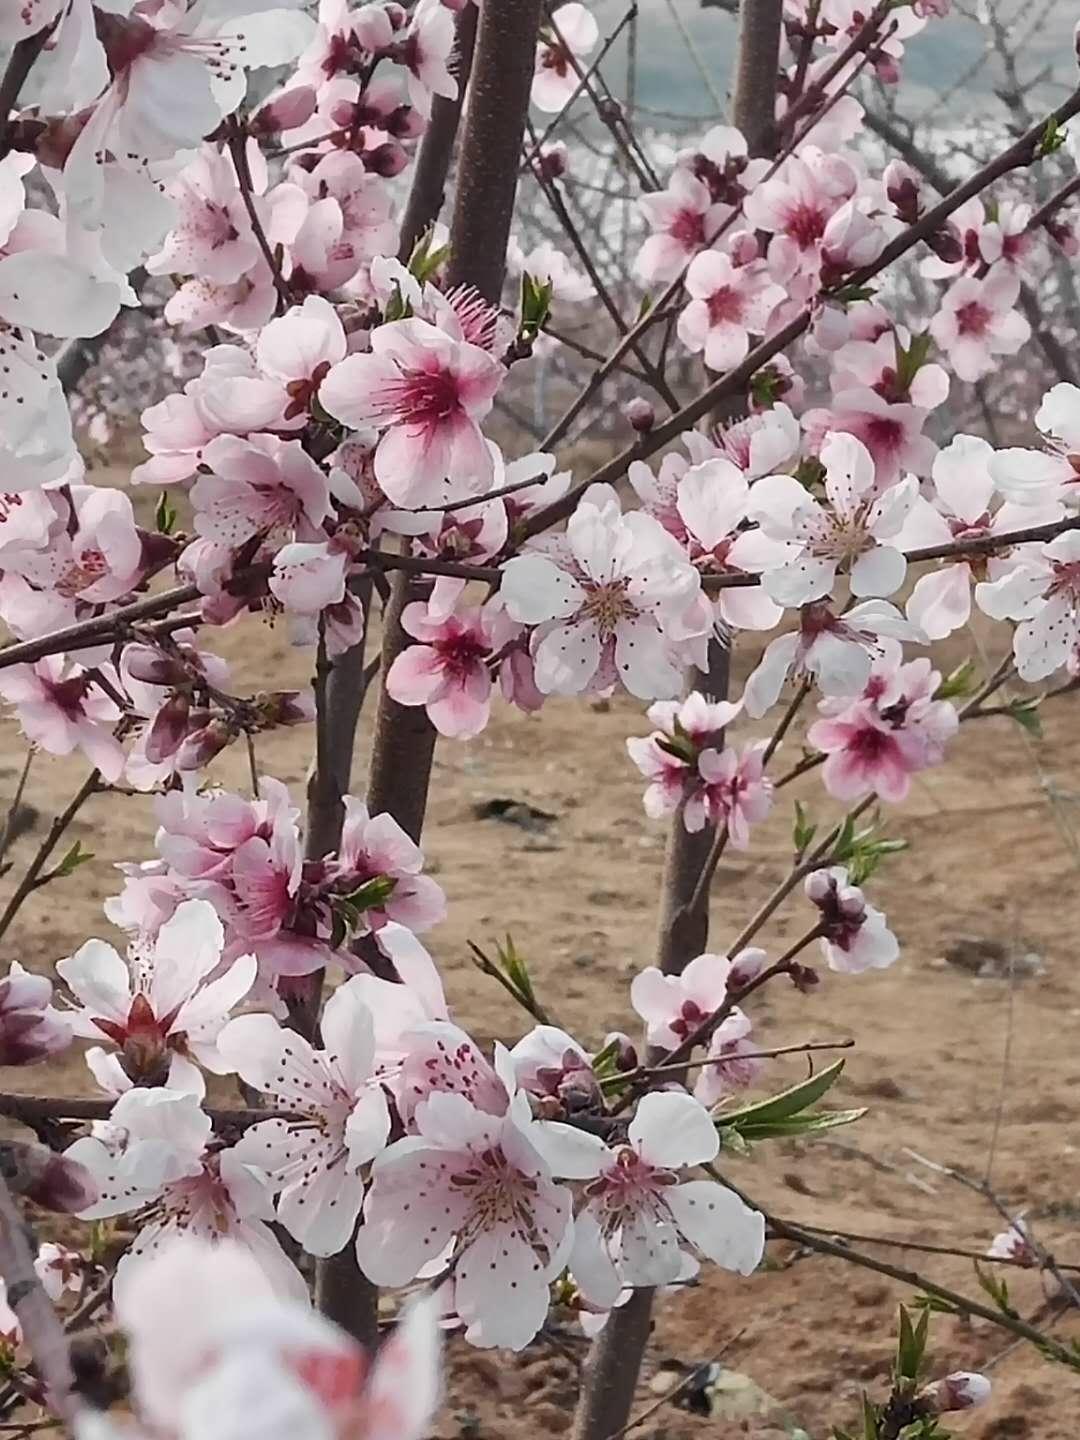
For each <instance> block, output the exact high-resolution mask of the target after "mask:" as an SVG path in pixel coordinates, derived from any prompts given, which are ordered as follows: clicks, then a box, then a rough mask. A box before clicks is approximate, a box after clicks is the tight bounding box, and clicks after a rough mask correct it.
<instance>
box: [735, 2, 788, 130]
mask: <svg viewBox="0 0 1080 1440" xmlns="http://www.w3.org/2000/svg"><path fill="white" fill-rule="evenodd" d="M783 9H784V3H783V0H741V3H740V6H739V54H738V60H737V65H736V70H735V100H734V103H733V105H732V115H731V119H732V123H733V124H734V125H735V126H736V127H737V128H738V129H739V130H741V131H742V133H743V135H745V137H746V146H747V149H748V150H749V152H750V154H751V155H773V154H775V152H776V81H777V75H778V72H779V67H780V25H781V20H782V17H783Z"/></svg>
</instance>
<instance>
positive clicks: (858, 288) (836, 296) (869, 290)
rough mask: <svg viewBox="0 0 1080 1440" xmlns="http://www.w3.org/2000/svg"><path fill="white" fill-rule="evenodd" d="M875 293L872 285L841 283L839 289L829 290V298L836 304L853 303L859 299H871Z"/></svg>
mask: <svg viewBox="0 0 1080 1440" xmlns="http://www.w3.org/2000/svg"><path fill="white" fill-rule="evenodd" d="M827 293H829V292H827ZM876 294H877V291H876V290H875V289H874V287H873V285H841V286H840V288H839V290H833V291H832V292H831V298H832V299H833V300H835V301H836V303H837V304H838V305H854V304H856V303H857V302H858V301H861V300H872V299H873V298H874V296H875V295H876Z"/></svg>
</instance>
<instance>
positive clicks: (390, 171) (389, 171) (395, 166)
mask: <svg viewBox="0 0 1080 1440" xmlns="http://www.w3.org/2000/svg"><path fill="white" fill-rule="evenodd" d="M360 159H361V160H363V162H364V169H365V170H367V171H368V172H369V173H370V174H372V175H381V176H382V178H383V179H384V180H390V179H392V178H393V177H394V176H395V175H400V174H401V172H402V170H404V169H405V166H406V165H408V163H409V157H408V155H406V153H405V151H404V150H403V149H402V147H401V146H400V145H399V144H398V143H397V141H396V140H387V141H385V142H384V143H383V144H382V145H376V146H375V148H374V149H373V150H365V151H364V153H363V154H362V155H361V156H360Z"/></svg>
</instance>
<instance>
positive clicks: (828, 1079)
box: [717, 1060, 844, 1130]
mask: <svg viewBox="0 0 1080 1440" xmlns="http://www.w3.org/2000/svg"><path fill="white" fill-rule="evenodd" d="M843 1068H844V1061H843V1060H834V1061H833V1063H832V1064H831V1065H826V1066H825V1068H824V1070H819V1071H818V1072H817V1073H816V1074H815V1075H811V1076H810V1078H809V1079H808V1080H803V1081H801V1082H800V1083H799V1084H798V1085H792V1087H791V1088H790V1089H789V1090H782V1091H781V1092H780V1094H779V1095H773V1096H772V1097H771V1099H769V1100H759V1101H758V1102H757V1104H756V1105H744V1106H743V1108H742V1109H741V1110H728V1111H726V1112H724V1113H723V1114H722V1115H719V1116H717V1123H718V1124H720V1125H725V1126H727V1125H736V1126H737V1127H738V1128H739V1129H740V1130H741V1129H742V1128H743V1127H744V1125H748V1124H749V1125H760V1124H765V1123H766V1122H767V1121H774V1120H787V1119H789V1118H790V1117H791V1116H792V1115H798V1113H799V1112H800V1110H806V1109H808V1108H809V1106H811V1105H814V1104H816V1103H817V1101H818V1100H820V1099H821V1097H822V1096H823V1095H824V1094H825V1093H826V1091H828V1090H830V1089H831V1088H832V1086H833V1085H834V1084H835V1083H836V1081H837V1080H839V1078H840V1074H841V1072H842V1071H843Z"/></svg>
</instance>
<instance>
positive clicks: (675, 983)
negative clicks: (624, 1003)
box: [630, 955, 732, 1050]
mask: <svg viewBox="0 0 1080 1440" xmlns="http://www.w3.org/2000/svg"><path fill="white" fill-rule="evenodd" d="M731 967H732V962H731V961H730V960H729V959H728V958H727V956H726V955H698V956H697V957H696V958H695V959H693V960H691V961H690V963H689V965H687V966H686V967H685V969H684V970H683V971H682V972H681V973H680V974H678V975H665V974H664V973H663V971H662V970H660V969H659V968H658V967H657V966H655V965H647V966H646V967H645V968H644V969H643V970H640V971H639V972H638V973H637V974H636V975H635V976H634V978H633V980H632V981H631V983H630V1003H631V1005H633V1007H634V1009H635V1010H636V1011H637V1013H638V1014H639V1015H640V1016H641V1018H642V1020H644V1022H645V1037H646V1039H647V1040H648V1042H649V1044H650V1045H655V1046H659V1047H660V1048H662V1049H664V1050H674V1049H675V1048H676V1046H678V1045H681V1044H682V1043H683V1041H684V1040H686V1038H687V1037H688V1036H690V1035H692V1034H693V1033H694V1032H695V1031H696V1030H697V1029H698V1027H699V1026H701V1025H703V1024H704V1023H705V1021H706V1020H708V1018H709V1016H710V1015H713V1014H714V1013H715V1012H716V1011H717V1010H719V1009H720V1007H721V1005H723V1003H724V1001H725V1000H726V999H727V994H728V980H729V979H730V976H731Z"/></svg>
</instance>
